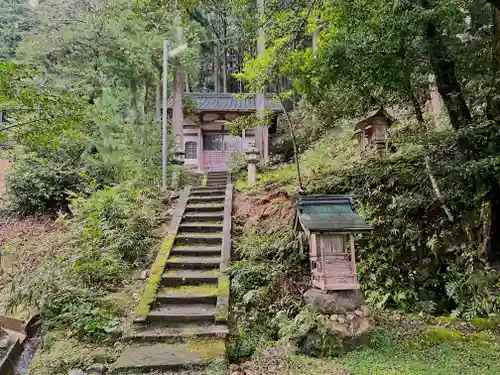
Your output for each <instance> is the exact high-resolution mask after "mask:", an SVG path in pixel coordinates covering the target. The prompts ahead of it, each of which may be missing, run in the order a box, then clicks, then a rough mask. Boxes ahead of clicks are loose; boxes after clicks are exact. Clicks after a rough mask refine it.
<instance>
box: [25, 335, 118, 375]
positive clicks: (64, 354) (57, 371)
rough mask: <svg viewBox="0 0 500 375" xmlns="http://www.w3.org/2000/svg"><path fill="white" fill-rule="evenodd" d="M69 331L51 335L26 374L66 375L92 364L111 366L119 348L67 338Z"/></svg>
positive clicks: (45, 338)
mask: <svg viewBox="0 0 500 375" xmlns="http://www.w3.org/2000/svg"><path fill="white" fill-rule="evenodd" d="M70 336H71V332H69V331H52V332H48V333H46V334H45V336H44V338H43V342H42V344H41V345H40V347H39V349H38V350H37V352H36V354H35V357H34V358H33V360H32V361H31V363H30V374H36V375H67V374H68V371H70V370H75V369H85V368H87V367H88V366H90V365H91V364H93V363H104V364H106V363H112V362H113V361H115V360H116V358H117V357H118V355H119V353H120V345H114V346H98V345H95V344H90V343H85V342H81V341H78V340H76V339H74V338H71V337H70Z"/></svg>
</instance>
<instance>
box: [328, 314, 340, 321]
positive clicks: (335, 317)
mask: <svg viewBox="0 0 500 375" xmlns="http://www.w3.org/2000/svg"><path fill="white" fill-rule="evenodd" d="M338 318H339V316H338V315H337V314H333V315H331V316H330V320H331V321H332V322H336V321H337V319H338Z"/></svg>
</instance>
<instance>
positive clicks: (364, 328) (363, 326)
mask: <svg viewBox="0 0 500 375" xmlns="http://www.w3.org/2000/svg"><path fill="white" fill-rule="evenodd" d="M371 327H372V325H371V324H370V321H369V320H368V319H367V318H363V319H361V321H360V322H359V327H358V329H357V330H356V332H355V333H354V336H357V337H359V336H361V335H363V334H364V333H366V332H368V331H369V330H370V329H371Z"/></svg>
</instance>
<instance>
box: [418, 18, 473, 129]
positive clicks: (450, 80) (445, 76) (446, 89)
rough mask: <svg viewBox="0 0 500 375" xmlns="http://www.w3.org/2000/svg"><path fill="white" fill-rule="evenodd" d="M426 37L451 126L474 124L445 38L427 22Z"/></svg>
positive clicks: (434, 26)
mask: <svg viewBox="0 0 500 375" xmlns="http://www.w3.org/2000/svg"><path fill="white" fill-rule="evenodd" d="M424 37H425V40H426V41H427V47H428V54H429V58H430V62H431V66H432V71H433V73H434V75H435V76H436V84H437V88H438V91H439V94H441V97H442V98H443V102H444V105H445V106H446V109H447V110H448V115H449V117H450V121H451V124H452V126H453V128H454V129H460V128H463V127H465V126H467V125H469V124H470V123H471V122H472V116H471V114H470V111H469V108H468V107H467V104H466V102H465V99H464V96H463V93H462V89H461V87H460V83H459V82H458V80H457V77H456V74H455V63H454V61H453V60H452V58H451V57H450V55H449V51H448V48H447V46H446V44H445V43H444V40H443V36H442V35H441V33H440V32H439V30H438V29H437V27H436V25H434V24H433V23H432V22H427V24H426V26H425V35H424Z"/></svg>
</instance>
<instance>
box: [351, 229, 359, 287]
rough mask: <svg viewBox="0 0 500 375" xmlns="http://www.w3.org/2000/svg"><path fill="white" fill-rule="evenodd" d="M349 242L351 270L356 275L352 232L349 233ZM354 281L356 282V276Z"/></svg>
mask: <svg viewBox="0 0 500 375" xmlns="http://www.w3.org/2000/svg"><path fill="white" fill-rule="evenodd" d="M349 243H350V245H351V264H352V272H353V273H354V274H355V275H357V270H356V254H355V252H354V236H353V235H352V234H349ZM356 282H357V277H356Z"/></svg>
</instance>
